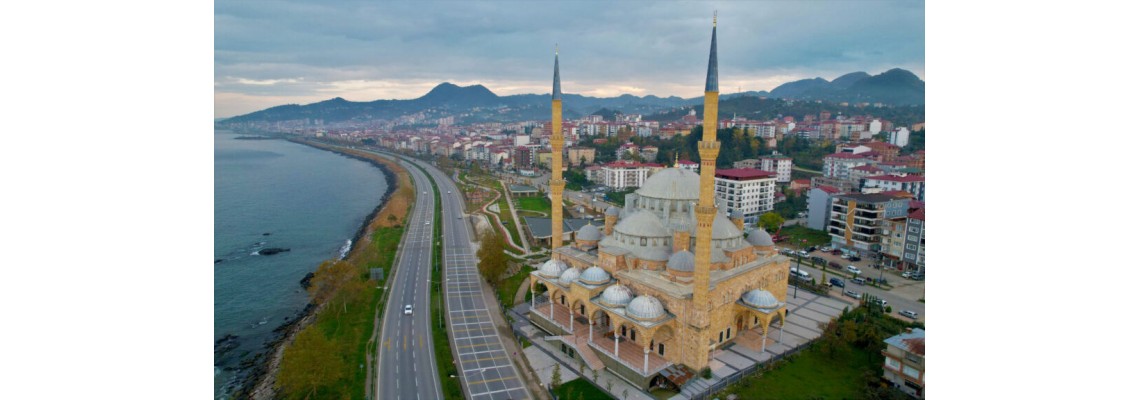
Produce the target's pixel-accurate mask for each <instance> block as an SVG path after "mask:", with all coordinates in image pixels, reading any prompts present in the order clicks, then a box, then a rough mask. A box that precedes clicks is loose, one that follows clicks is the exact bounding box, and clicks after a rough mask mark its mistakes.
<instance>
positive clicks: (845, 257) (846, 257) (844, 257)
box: [839, 254, 851, 260]
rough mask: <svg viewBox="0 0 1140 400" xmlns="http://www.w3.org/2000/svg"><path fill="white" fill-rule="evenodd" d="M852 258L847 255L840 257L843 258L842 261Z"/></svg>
mask: <svg viewBox="0 0 1140 400" xmlns="http://www.w3.org/2000/svg"><path fill="white" fill-rule="evenodd" d="M850 257H851V256H849V255H846V254H844V255H841V256H839V258H842V259H844V260H846V259H848V258H850Z"/></svg>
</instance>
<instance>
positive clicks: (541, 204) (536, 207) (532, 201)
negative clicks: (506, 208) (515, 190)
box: [518, 197, 550, 214]
mask: <svg viewBox="0 0 1140 400" xmlns="http://www.w3.org/2000/svg"><path fill="white" fill-rule="evenodd" d="M518 208H519V209H520V210H529V211H538V212H544V213H547V214H549V213H550V199H548V198H546V197H519V198H518Z"/></svg>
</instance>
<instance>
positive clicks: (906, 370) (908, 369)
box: [902, 365, 918, 379]
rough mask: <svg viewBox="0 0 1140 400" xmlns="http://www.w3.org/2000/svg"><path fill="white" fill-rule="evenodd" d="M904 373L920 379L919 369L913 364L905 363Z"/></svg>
mask: <svg viewBox="0 0 1140 400" xmlns="http://www.w3.org/2000/svg"><path fill="white" fill-rule="evenodd" d="M902 373H903V375H906V376H909V377H911V378H914V379H918V370H917V369H915V368H914V367H912V366H909V365H904V366H903V369H902Z"/></svg>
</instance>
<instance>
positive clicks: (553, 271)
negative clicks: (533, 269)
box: [538, 258, 568, 279]
mask: <svg viewBox="0 0 1140 400" xmlns="http://www.w3.org/2000/svg"><path fill="white" fill-rule="evenodd" d="M566 268H568V267H567V266H566V263H564V262H562V260H555V259H553V258H552V259H550V260H549V261H547V262H545V263H543V264H542V266H541V267H539V268H538V274H539V275H542V276H545V277H547V278H551V279H555V278H558V277H559V276H562V271H565V270H566Z"/></svg>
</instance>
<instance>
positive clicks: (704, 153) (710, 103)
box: [692, 14, 720, 365]
mask: <svg viewBox="0 0 1140 400" xmlns="http://www.w3.org/2000/svg"><path fill="white" fill-rule="evenodd" d="M718 95H719V91H718V88H717V73H716V15H715V14H714V15H713V31H712V49H711V50H709V72H708V75H707V76H706V77H705V122H704V127H703V128H702V131H703V135H702V136H701V141H700V142H698V144H697V152H698V154H700V156H701V195H700V201H699V202H698V203H697V248H696V250H697V251H696V254H695V255H696V262H697V265H696V268H695V271H693V320H692V322H693V325H695V326H696V327H697V328H699V329H704V328H707V327H708V326H709V300H708V299H709V264H711V257H712V255H711V250H712V225H713V219H714V218H715V217H716V207H715V206H714V203H713V185H714V184H715V179H714V177H715V176H716V156H717V154H719V153H720V142H717V141H716V113H717V100H718ZM705 353H706V352H705V351H698V354H697V357H699V358H700V359H705V360H707V358H708V354H705ZM700 364H702V365H703V364H704V363H700Z"/></svg>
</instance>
